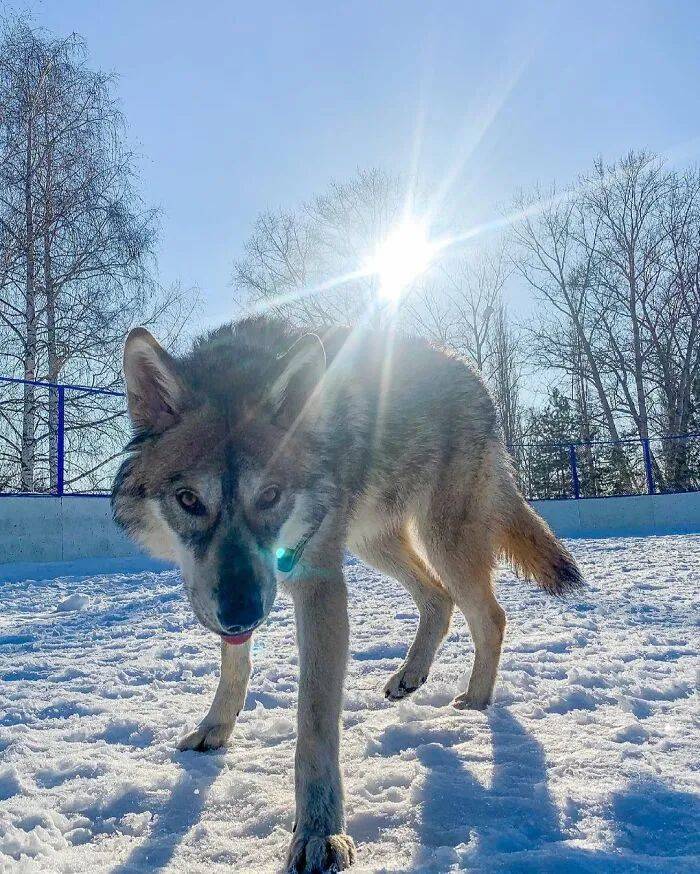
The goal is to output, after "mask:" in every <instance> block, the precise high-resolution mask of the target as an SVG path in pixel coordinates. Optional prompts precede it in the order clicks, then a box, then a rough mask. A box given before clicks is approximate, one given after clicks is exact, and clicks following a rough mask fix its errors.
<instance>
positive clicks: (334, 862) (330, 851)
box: [286, 834, 355, 874]
mask: <svg viewBox="0 0 700 874" xmlns="http://www.w3.org/2000/svg"><path fill="white" fill-rule="evenodd" d="M354 861H355V844H354V843H353V840H352V838H351V837H350V836H349V835H344V834H338V835H304V834H300V835H295V836H294V839H293V840H292V843H291V846H290V847H289V854H288V855H287V868H286V870H287V872H288V874H302V872H303V874H312V872H313V874H321V872H326V871H328V872H330V871H344V870H345V869H346V868H349V867H350V866H351V865H352V863H353V862H354Z"/></svg>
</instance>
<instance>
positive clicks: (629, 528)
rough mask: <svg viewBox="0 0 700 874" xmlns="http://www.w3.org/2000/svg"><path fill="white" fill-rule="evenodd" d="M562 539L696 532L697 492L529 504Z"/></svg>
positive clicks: (699, 519)
mask: <svg viewBox="0 0 700 874" xmlns="http://www.w3.org/2000/svg"><path fill="white" fill-rule="evenodd" d="M532 506H533V507H534V508H535V510H537V512H538V513H539V514H540V515H541V516H543V517H544V518H545V519H546V520H547V522H549V524H550V526H551V527H552V528H553V529H554V531H556V533H557V534H559V535H560V536H562V537H645V536H647V535H650V534H689V533H694V532H700V492H686V493H683V494H679V495H634V496H632V497H628V498H581V499H580V500H578V501H574V500H571V501H532Z"/></svg>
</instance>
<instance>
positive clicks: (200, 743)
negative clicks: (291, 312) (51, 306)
mask: <svg viewBox="0 0 700 874" xmlns="http://www.w3.org/2000/svg"><path fill="white" fill-rule="evenodd" d="M125 373H126V377H127V388H128V398H129V410H130V413H131V417H132V421H133V422H134V427H135V431H136V433H135V438H134V441H132V443H131V444H130V447H129V449H128V452H129V454H128V457H127V459H126V460H125V462H124V464H123V465H122V468H121V470H120V472H119V474H118V476H117V478H116V481H115V485H114V492H113V507H114V515H115V519H116V520H117V521H118V522H119V523H120V524H121V525H122V526H123V527H124V528H125V529H126V530H127V531H128V532H129V533H130V534H131V535H132V536H133V537H134V538H135V539H137V540H138V541H139V542H140V543H142V544H143V545H145V546H146V547H147V548H148V549H150V550H151V551H152V552H153V553H155V554H157V555H162V556H165V557H168V558H171V559H174V560H175V561H177V562H178V563H179V564H180V566H181V568H182V572H183V578H184V582H185V588H186V590H187V594H188V597H189V599H190V602H191V604H192V607H193V609H194V612H195V613H196V615H197V616H198V618H199V619H200V621H201V622H202V623H203V624H204V625H205V626H206V627H207V628H209V629H210V630H212V631H213V632H215V633H219V634H238V633H247V632H248V631H251V630H253V629H255V628H257V627H258V626H259V625H261V624H262V623H263V622H264V620H265V618H266V617H267V615H268V613H269V610H270V608H271V606H272V603H273V600H274V597H275V593H276V590H277V587H278V585H281V586H283V587H285V588H287V589H288V591H289V592H290V594H291V596H292V599H293V601H294V606H295V611H296V616H297V640H298V646H299V652H300V681H299V711H298V742H297V754H296V803H297V824H296V828H295V833H294V837H293V840H292V845H291V848H290V853H289V857H288V867H289V869H290V870H295V871H297V870H298V871H302V870H309V871H310V870H325V869H328V870H338V869H340V868H345V867H347V866H348V865H349V864H350V863H351V862H352V860H353V859H354V847H353V845H352V841H351V839H350V838H349V837H348V836H347V835H345V834H344V818H343V805H342V783H341V777H340V770H339V765H338V755H339V745H340V735H339V722H340V711H341V701H342V685H343V678H344V673H345V663H346V655H347V645H348V627H347V609H346V600H345V599H346V595H345V583H344V580H343V574H342V554H343V549H344V548H345V547H349V548H350V549H352V550H354V551H355V552H357V553H358V554H359V555H360V556H361V557H363V558H364V559H365V560H366V561H367V562H368V563H370V564H372V565H374V566H375V567H377V568H378V569H379V570H381V571H382V572H383V573H388V574H391V575H392V576H394V577H396V578H397V579H398V580H399V581H400V582H401V583H402V584H403V585H404V586H405V587H406V588H407V589H408V591H409V592H410V593H411V595H412V596H413V598H414V599H415V601H416V604H417V606H418V609H419V613H420V621H419V625H418V630H417V633H416V638H415V641H414V642H413V644H412V646H411V648H410V649H409V651H408V655H407V657H406V661H405V662H404V664H403V665H402V666H401V668H400V669H399V671H398V672H397V673H396V674H395V675H394V676H393V677H392V678H390V680H389V681H388V683H387V685H386V687H385V694H386V696H387V697H388V698H390V699H392V700H395V699H398V698H402V697H404V696H405V695H407V694H409V693H410V692H412V691H414V690H415V689H416V688H417V687H418V686H420V685H421V684H422V683H424V682H425V680H426V678H427V676H428V672H429V670H430V666H431V663H432V660H433V658H434V656H435V653H436V652H437V649H438V647H439V645H440V642H441V641H442V639H443V638H444V636H445V634H446V633H447V630H448V628H449V623H450V618H451V615H452V611H453V607H454V605H455V604H456V605H457V606H458V607H459V609H460V610H461V611H462V612H463V613H464V615H465V617H466V619H467V622H468V624H469V628H470V631H471V633H472V636H473V638H474V643H475V660H474V666H473V670H472V675H471V679H470V682H469V688H468V689H467V691H466V692H465V693H463V694H461V695H459V696H458V697H457V698H456V699H455V702H454V703H455V706H456V707H458V708H465V707H468V708H483V707H485V706H486V705H487V704H488V703H489V701H490V700H491V695H492V691H493V685H494V682H495V679H496V673H497V669H498V661H499V657H500V651H501V644H502V640H503V635H504V630H505V616H504V613H503V611H502V610H501V608H500V606H499V605H498V603H497V602H496V599H495V597H494V594H493V587H492V577H493V570H494V566H495V561H496V558H497V556H498V554H499V553H501V552H503V553H505V554H506V555H507V556H508V557H510V558H511V559H512V560H513V561H514V562H515V563H516V564H518V565H519V566H520V567H521V568H522V570H523V571H524V572H525V573H526V574H527V575H529V576H532V577H533V578H535V579H536V580H537V581H538V582H539V583H540V585H541V586H542V587H543V588H545V589H547V590H548V591H551V592H554V593H562V592H563V591H565V590H567V589H570V588H573V587H575V586H577V585H580V583H581V577H580V574H579V571H578V569H577V567H576V565H575V563H574V561H573V559H572V558H571V556H570V555H569V553H568V552H567V551H566V550H565V549H564V547H563V546H562V545H561V544H560V543H559V542H558V541H557V540H556V538H555V537H554V535H553V534H552V533H551V531H550V530H549V529H548V528H547V526H546V525H545V523H544V522H542V520H541V519H539V517H538V516H537V515H536V514H534V513H533V512H532V510H530V508H528V507H527V505H526V504H525V502H524V501H523V499H522V497H521V496H520V494H519V493H518V491H517V488H516V485H515V481H514V478H513V475H512V471H511V469H510V465H509V462H508V458H507V454H506V452H505V449H504V447H503V446H502V444H501V441H500V439H499V437H498V434H497V429H496V416H495V412H494V407H493V404H492V402H491V399H490V397H489V395H488V392H487V391H486V388H485V387H484V384H483V382H482V380H481V379H480V377H479V376H478V375H477V374H476V373H475V372H474V371H473V370H472V369H471V368H470V367H469V366H468V365H467V364H466V363H465V362H464V361H462V360H460V359H458V358H456V357H454V356H451V355H448V354H445V353H444V352H442V351H440V350H437V349H435V348H433V347H431V346H430V345H428V344H427V343H425V342H423V341H420V340H416V339H410V338H403V337H399V336H397V335H395V334H393V333H392V332H391V331H386V332H381V333H375V332H371V331H367V330H364V329H355V330H351V329H344V328H332V329H328V330H321V331H319V332H318V334H314V335H303V334H302V333H301V332H298V331H295V330H293V329H292V328H290V327H289V326H288V325H286V324H284V323H282V322H279V321H275V320H269V319H254V320H248V321H244V322H240V323H237V324H230V325H225V326H223V327H222V328H220V329H219V330H217V331H214V332H213V333H211V334H209V335H207V336H206V337H203V338H201V339H200V340H198V341H197V342H196V343H195V344H194V347H193V349H192V351H191V352H190V353H189V354H187V355H185V356H183V357H180V358H174V359H173V358H171V357H170V356H168V355H167V354H166V353H164V352H163V350H161V349H160V347H158V345H157V343H156V342H155V340H153V338H152V337H150V335H149V334H148V333H147V332H145V331H143V330H142V329H137V331H136V332H133V333H132V335H130V337H129V339H128V340H127V345H126V349H125ZM272 498H274V503H273V502H272ZM183 502H184V503H183ZM306 540H308V543H307V545H306V546H305V548H304V550H303V553H302V556H301V560H300V561H299V564H298V565H297V566H296V567H295V568H294V570H293V571H292V572H291V573H290V574H282V573H280V572H279V571H278V570H277V569H276V566H275V552H276V550H277V549H278V548H279V547H280V546H282V547H289V548H292V547H294V545H295V544H296V543H298V542H305V541H306ZM249 650H250V642H249V641H248V643H247V644H244V645H242V646H229V645H228V644H224V645H223V646H222V670H221V679H220V683H219V688H218V690H217V693H216V696H215V699H214V703H213V704H212V707H211V709H210V712H209V714H208V715H207V717H205V719H204V720H203V722H202V723H201V725H200V726H199V728H198V729H196V730H195V731H194V732H192V733H191V734H190V735H188V736H187V737H186V738H184V739H183V741H182V742H181V748H182V749H200V750H202V749H210V748H213V747H216V746H220V745H222V744H224V743H226V741H227V740H228V737H229V735H230V734H231V731H232V729H233V725H234V722H235V718H236V716H237V713H238V711H239V710H240V708H241V707H242V706H243V701H244V700H245V690H246V686H247V682H248V676H249V673H250V660H249Z"/></svg>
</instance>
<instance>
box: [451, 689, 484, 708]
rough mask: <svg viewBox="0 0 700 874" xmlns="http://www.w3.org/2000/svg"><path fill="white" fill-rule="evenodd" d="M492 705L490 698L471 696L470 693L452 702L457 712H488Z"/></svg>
mask: <svg viewBox="0 0 700 874" xmlns="http://www.w3.org/2000/svg"><path fill="white" fill-rule="evenodd" d="M490 703H491V699H490V698H483V697H481V696H476V695H473V694H472V695H470V694H469V692H462V693H461V694H460V695H457V697H456V698H455V699H454V700H453V701H452V706H453V707H454V708H455V710H486V708H487V707H488V706H489V704H490Z"/></svg>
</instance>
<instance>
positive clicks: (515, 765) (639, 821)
mask: <svg viewBox="0 0 700 874" xmlns="http://www.w3.org/2000/svg"><path fill="white" fill-rule="evenodd" d="M488 722H489V728H490V731H491V738H492V762H493V771H492V775H491V780H490V781H489V782H488V783H487V784H482V783H481V782H480V781H479V780H477V779H476V777H475V776H474V775H473V773H472V772H471V770H470V769H469V767H468V766H467V763H465V761H464V760H463V757H461V756H460V755H459V754H458V753H457V752H456V751H455V750H454V749H452V748H451V747H450V746H449V745H445V740H444V739H442V738H440V737H439V736H437V737H430V736H429V738H428V740H429V741H437V742H428V743H425V744H423V745H421V746H418V747H417V748H416V755H417V757H418V759H419V761H420V762H421V763H422V765H423V766H424V768H425V779H424V782H423V783H422V786H421V789H420V793H419V795H418V796H417V797H416V796H414V798H415V800H416V801H417V802H418V805H417V808H418V809H417V831H418V839H419V841H420V844H421V845H422V847H423V848H424V849H423V850H421V851H419V853H420V856H419V858H416V859H414V863H415V866H416V867H417V868H421V867H422V866H423V865H424V864H425V867H426V868H428V869H431V870H432V869H433V867H434V864H435V862H436V859H434V858H433V859H432V860H431V859H430V852H431V849H433V850H435V849H437V850H438V851H439V848H443V849H444V848H449V847H452V848H460V849H462V850H465V851H467V847H469V848H470V849H469V850H468V852H469V853H471V852H472V851H475V852H476V853H477V855H478V856H479V857H484V856H485V857H488V858H493V857H495V856H498V857H499V859H500V860H501V862H500V867H499V870H502V871H506V870H509V871H510V870H513V871H516V870H517V871H521V870H535V869H534V868H531V867H529V866H528V863H523V861H522V859H523V857H522V856H520V857H518V855H515V856H513V863H512V867H511V866H510V865H509V864H508V863H507V862H506V860H507V859H508V856H509V854H511V853H513V854H518V853H528V851H537V850H538V849H541V848H543V847H545V846H547V845H549V846H552V845H556V844H559V845H560V850H561V852H560V854H559V860H560V862H561V864H565V866H566V867H565V870H567V871H583V870H586V871H590V870H601V871H606V872H607V871H613V870H623V869H624V870H628V869H625V868H624V863H622V868H620V867H618V863H619V858H617V856H616V854H618V853H619V852H620V851H622V852H623V854H625V853H630V854H632V855H634V856H637V855H639V856H645V855H648V856H649V857H650V859H651V860H654V861H655V862H658V861H659V860H660V859H664V860H667V861H668V862H669V864H674V860H680V859H687V858H695V859H697V858H698V855H697V854H698V853H700V798H699V797H698V796H695V795H691V794H689V793H687V792H678V791H676V790H674V789H672V788H670V787H669V786H667V785H665V784H664V783H663V782H661V781H658V780H656V779H655V778H653V777H651V776H649V777H646V778H643V779H641V780H640V781H638V782H632V783H630V784H628V785H627V786H626V787H625V789H623V790H621V791H620V792H618V793H616V794H615V795H613V797H612V799H611V801H610V803H609V805H608V806H607V809H606V810H605V813H604V815H605V816H606V818H607V819H608V820H609V823H610V826H611V831H612V833H613V834H614V847H612V848H611V849H610V851H609V852H608V851H596V850H588V849H584V848H582V847H580V846H575V845H571V844H563V842H565V841H567V838H569V837H570V835H568V834H567V833H566V831H565V830H564V827H563V824H562V823H563V821H564V820H568V821H569V825H572V824H573V822H575V820H576V818H577V812H576V811H575V810H569V811H567V813H566V814H564V813H563V812H562V811H560V810H559V809H558V808H557V805H556V804H555V803H554V800H553V799H552V796H551V793H550V791H549V786H548V781H547V762H546V758H545V753H544V749H543V747H542V745H541V744H540V743H539V742H538V741H537V740H536V739H535V738H534V737H532V735H531V734H529V732H527V731H526V730H525V728H524V727H523V726H522V725H521V724H520V722H518V720H517V719H515V717H514V716H512V715H511V713H509V712H508V710H507V709H505V708H499V707H495V708H492V709H490V710H489V711H488ZM448 743H449V741H448ZM567 830H568V828H567ZM693 836H694V837H693ZM426 849H427V857H425V856H423V854H424V853H425V851H426ZM456 852H458V851H457V850H456ZM458 854H459V855H461V853H458ZM449 861H450V862H451V863H453V862H454V861H456V859H450V860H449ZM465 861H467V863H469V862H470V861H471V862H473V861H474V859H473V857H471V856H469V857H467V859H463V860H462V862H465ZM548 870H549V869H548ZM562 870H564V868H562ZM674 870H685V868H682V867H678V868H674Z"/></svg>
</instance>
